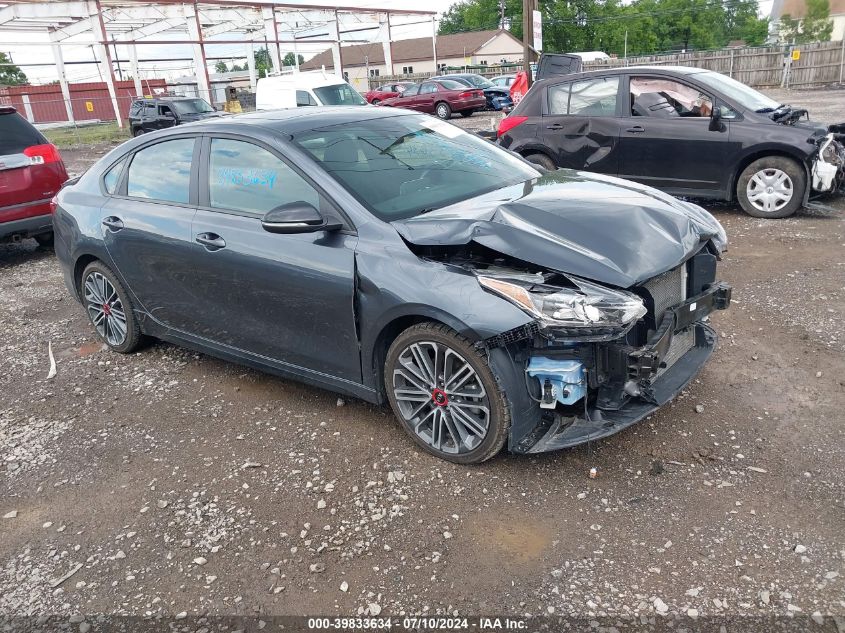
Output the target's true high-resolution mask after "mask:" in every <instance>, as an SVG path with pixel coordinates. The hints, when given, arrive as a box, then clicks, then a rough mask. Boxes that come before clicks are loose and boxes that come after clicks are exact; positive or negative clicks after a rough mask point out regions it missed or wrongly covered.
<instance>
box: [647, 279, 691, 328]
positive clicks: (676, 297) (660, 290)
mask: <svg viewBox="0 0 845 633" xmlns="http://www.w3.org/2000/svg"><path fill="white" fill-rule="evenodd" d="M686 272H687V267H686V264H682V265H680V266H678V267H677V268H673V269H672V270H669V271H667V272H665V273H663V274H661V275H657V277H652V278H651V279H649V280H648V281H647V282H645V284H644V286H645V289H646V291H647V292H648V294H649V295H651V298H652V301H654V323H655V325H659V324H660V322H661V321H662V320H663V315H664V314H665V313H666V310H667V309H669V308H671V307H672V306H676V305H678V304H679V303H681V302H682V301H684V300H685V299H686V298H687V275H686Z"/></svg>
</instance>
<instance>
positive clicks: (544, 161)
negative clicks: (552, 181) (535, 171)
mask: <svg viewBox="0 0 845 633" xmlns="http://www.w3.org/2000/svg"><path fill="white" fill-rule="evenodd" d="M525 160H527V161H528V162H529V163H534V164H535V165H539V166H540V167H542V168H543V169H545V170H546V171H556V170H557V165H555V162H554V161H553V160H552V159H551V158H549V157H548V156H546V155H545V154H527V155H526V156H525Z"/></svg>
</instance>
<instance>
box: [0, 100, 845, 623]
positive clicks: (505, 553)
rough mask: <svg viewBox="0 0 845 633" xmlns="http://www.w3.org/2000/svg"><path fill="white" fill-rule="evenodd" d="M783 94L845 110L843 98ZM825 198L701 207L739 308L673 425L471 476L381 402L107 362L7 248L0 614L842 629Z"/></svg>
mask: <svg viewBox="0 0 845 633" xmlns="http://www.w3.org/2000/svg"><path fill="white" fill-rule="evenodd" d="M788 97H789V100H790V102H791V103H793V105H802V104H808V105H812V107H816V106H818V108H819V109H820V110H821V109H823V108H829V109H828V110H826V114H825V118H826V119H828V120H833V119H834V118H836V117H835V115H837V114H838V115H841V114H842V113H843V112H845V91H824V92H821V91H819V92H817V93H809V92H805V93H801V94H798V93H791V94H790V95H788ZM783 100H784V101H786V100H787V98H786V97H784V99H783ZM811 102H812V103H811ZM487 118H489V116H488V117H487ZM840 118H845V117H840ZM481 121H482V116H476V117H473V118H472V119H470V120H468V121H467V122H472V123H475V122H478V123H481ZM460 123H462V124H463V123H465V122H464V121H461V122H460ZM103 150H104V148H93V149H91V150H88V151H86V152H73V153H66V158H67V160H68V162H69V163H70V167H71V170H74V171H79V170H82V169H84V168H85V166H86V165H88V164H90V162H93V161H94V160H96V158H97V157H98V152H99V153H102V151H103ZM824 204H825V205H826V206H824V207H818V208H814V209H809V210H805V211H804V212H803V213H801V214H800V215H798V216H796V217H794V218H791V219H787V220H778V221H766V220H758V219H754V218H750V217H748V216H746V215H744V214H743V213H742V212H741V211H739V210H738V209H737V208H735V207H733V206H727V205H709V208H711V210H712V211H713V212H714V214H715V215H716V217H717V218H718V219H719V220H720V221H721V222H722V223H723V224H724V226H725V228H726V230H727V233H728V236H729V238H730V249H729V252H728V253H727V255H726V257H725V259H724V261H723V262H722V264H721V269H720V276H721V277H722V278H723V279H725V280H726V281H728V282H729V283H731V284H732V285H733V286H734V294H733V296H734V303H733V305H732V307H731V309H730V310H728V311H726V312H720V313H717V314H716V315H715V318H714V323H715V326H716V328H717V329H718V331H719V333H720V345H719V348H718V350H717V351H716V353H715V355H714V356H713V358H712V359H711V361H710V362H709V364H708V365H707V366H706V368H705V369H704V371H703V372H702V373H701V375H700V376H699V377H698V379H697V380H695V381H694V382H693V383H692V384H691V385H690V387H689V388H688V389H686V390H685V391H684V392H683V393H682V394H681V395H680V396H679V397H678V398H677V399H676V400H675V401H674V402H673V403H672V404H671V405H669V406H667V407H665V408H664V409H662V410H661V411H659V412H658V413H657V414H656V415H654V416H652V417H651V418H649V419H647V420H645V421H643V422H642V423H640V424H638V425H635V426H634V427H632V428H630V429H628V430H626V431H624V432H621V433H619V434H617V435H615V436H612V437H610V438H608V439H605V440H602V441H599V442H595V443H592V444H591V445H588V446H582V447H578V448H575V449H570V450H564V451H559V452H555V453H551V454H545V455H540V456H536V457H514V456H509V455H506V454H503V455H501V456H499V457H497V458H494V459H493V460H492V461H490V462H488V463H486V464H484V465H482V466H479V467H471V468H467V467H461V466H455V465H451V464H448V463H445V462H442V461H439V460H437V459H435V458H433V457H429V456H427V455H425V454H423V453H422V452H420V451H419V450H417V449H416V448H414V445H413V443H412V442H411V441H410V439H409V438H407V437H406V436H405V435H404V433H403V431H402V430H401V428H400V427H399V425H398V423H397V422H396V421H395V420H394V419H393V417H392V415H391V413H390V412H389V410H388V409H386V408H385V409H380V408H377V407H374V406H371V405H369V404H365V403H363V402H359V401H355V400H349V399H347V400H345V401H344V400H338V398H337V396H336V395H335V394H332V393H329V392H327V391H322V390H319V389H315V388H310V387H306V386H303V385H300V384H297V383H294V382H289V381H285V380H282V379H279V378H275V377H272V376H268V375H264V374H261V373H258V372H255V371H252V370H249V369H245V368H243V367H239V366H236V365H233V364H230V363H226V362H222V361H218V360H215V359H213V358H210V357H208V356H204V355H202V354H195V353H193V352H189V351H186V350H183V349H179V348H176V347H174V346H171V345H168V344H163V343H155V344H152V345H150V346H149V347H147V348H146V349H144V350H142V351H141V352H139V353H136V354H134V355H131V356H121V355H118V354H114V353H111V352H108V351H106V350H105V349H104V347H103V346H102V345H101V344H100V343H99V342H98V341H97V339H96V338H95V336H94V331H93V329H92V327H91V326H90V325H89V324H88V322H87V320H86V317H85V315H84V313H83V311H82V309H81V308H80V306H79V305H78V304H77V303H76V302H75V301H74V300H73V299H71V298H70V296H69V295H68V293H67V291H66V290H65V288H64V286H63V284H62V280H61V273H60V270H59V267H58V265H57V263H56V260H55V258H54V257H53V255H52V253H51V252H49V251H45V250H40V249H37V248H36V245H35V243H34V242H33V241H31V240H27V241H24V242H22V243H21V244H17V245H4V246H0V297H2V301H0V323H2V329H0V517H2V516H4V515H5V517H7V518H0V614H7V615H9V614H11V615H30V614H36V615H43V614H57V615H61V616H62V617H68V618H71V616H72V615H73V614H93V613H101V614H102V613H105V614H126V615H137V616H157V615H167V616H173V615H175V614H179V617H182V616H183V615H185V614H187V616H188V617H190V616H195V615H204V614H212V615H213V614H225V615H230V614H244V615H262V616H265V615H282V614H299V615H306V614H310V615H313V614H326V615H341V614H342V615H352V614H356V613H372V614H375V613H378V612H381V613H382V614H406V613H410V614H455V613H457V614H463V615H479V614H500V615H505V614H511V615H534V616H537V615H549V614H555V615H577V616H585V617H588V618H590V619H592V618H594V617H600V616H612V618H625V617H630V616H648V617H654V616H657V615H662V614H665V613H668V614H669V615H670V616H671V615H673V614H680V615H683V616H686V615H687V614H689V616H691V617H693V618H695V617H698V618H706V617H708V616H719V615H725V614H730V615H748V616H760V615H766V616H794V617H795V618H802V617H805V618H806V616H810V615H812V614H816V615H831V616H837V617H838V618H840V620H839V622H841V623H842V626H843V627H845V412H844V411H845V199H841V198H840V199H838V200H835V201H827V202H825V203H824ZM48 345H52V350H53V353H54V355H55V358H56V361H57V368H58V373H57V375H56V377H55V378H53V379H49V380H48V379H47V372H48V368H49V361H48V352H47V350H48ZM591 468H596V469H597V472H598V477H597V478H595V479H590V478H589V477H588V473H589V470H590V469H591ZM74 570H76V571H75V573H74V574H73V575H72V576H71V577H69V578H68V579H66V580H64V581H63V582H61V583H59V582H58V581H60V580H61V578H62V576H64V575H65V574H67V573H69V572H72V571H74ZM70 621H71V622H78V621H79V619H78V618H77V619H76V620H74V619H70ZM692 621H693V622H694V620H692ZM805 621H806V622H807V625H808V626H809V623H810V620H805ZM749 622H752V621H751V620H749ZM745 630H753V626H751V625H750V624H749V625H748V626H747V627H746V628H745ZM832 630H836V629H835V628H834V629H832Z"/></svg>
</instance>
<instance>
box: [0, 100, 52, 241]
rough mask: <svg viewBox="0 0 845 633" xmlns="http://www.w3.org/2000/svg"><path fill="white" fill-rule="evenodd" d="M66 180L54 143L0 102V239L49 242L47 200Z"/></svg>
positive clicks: (48, 202) (50, 220)
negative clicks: (26, 238) (33, 239)
mask: <svg viewBox="0 0 845 633" xmlns="http://www.w3.org/2000/svg"><path fill="white" fill-rule="evenodd" d="M66 180H67V171H66V170H65V164H64V163H63V162H62V157H61V156H59V150H57V149H56V146H55V145H52V144H50V143H49V142H48V141H47V139H46V138H44V136H42V134H41V132H39V131H38V130H36V129H35V128H34V127H33V126H32V125H31V124H30V123H29V122H28V121H27V120H26V119H24V118H23V117H22V116H21V115H19V114H18V113H17V112H16V111H15V109H14V108H13V107H11V106H4V105H0V240H8V239H11V240H19V239H21V238H23V237H34V238H35V239H36V240H38V243H39V244H41V245H42V246H49V245H50V244H52V242H53V215H52V209H51V206H50V200H51V198H52V197H53V196H54V195H56V194H57V193H58V191H59V189H61V188H62V184H63V183H64V182H65V181H66Z"/></svg>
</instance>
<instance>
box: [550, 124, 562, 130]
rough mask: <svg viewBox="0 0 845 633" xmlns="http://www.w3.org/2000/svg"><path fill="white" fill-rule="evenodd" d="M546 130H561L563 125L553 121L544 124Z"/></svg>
mask: <svg viewBox="0 0 845 633" xmlns="http://www.w3.org/2000/svg"><path fill="white" fill-rule="evenodd" d="M546 129H547V130H562V129H563V126H562V125H561V124H560V123H553V124H551V125H547V126H546Z"/></svg>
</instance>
